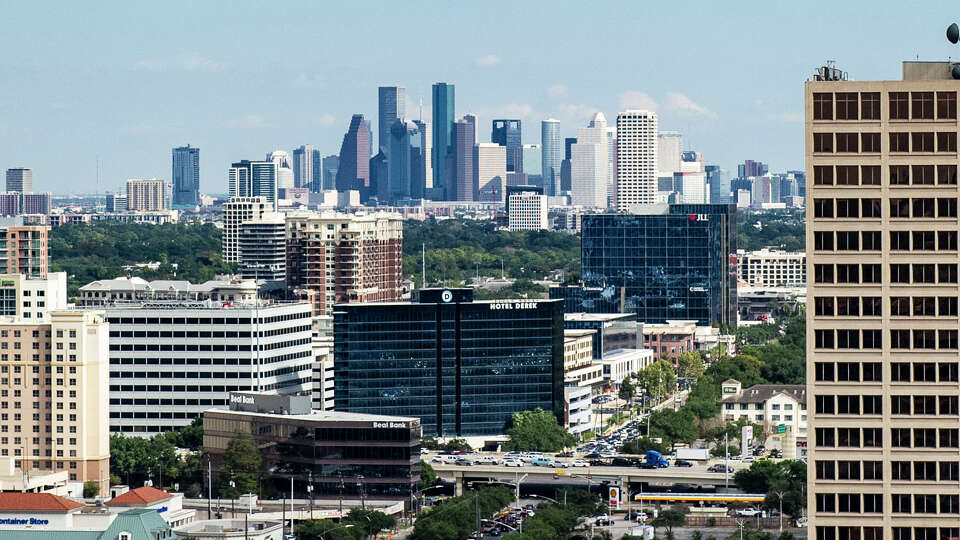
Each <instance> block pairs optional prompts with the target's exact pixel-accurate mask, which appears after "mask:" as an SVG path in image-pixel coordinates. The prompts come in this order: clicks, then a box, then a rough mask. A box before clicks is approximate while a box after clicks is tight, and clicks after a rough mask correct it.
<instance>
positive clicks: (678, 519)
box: [650, 510, 687, 535]
mask: <svg viewBox="0 0 960 540" xmlns="http://www.w3.org/2000/svg"><path fill="white" fill-rule="evenodd" d="M686 522H687V516H685V515H684V514H683V512H681V511H679V510H663V511H661V512H660V515H658V516H657V517H656V518H654V520H653V521H651V522H650V524H651V525H653V526H654V527H666V528H667V534H668V535H670V534H673V528H674V527H683V524H684V523H686Z"/></svg>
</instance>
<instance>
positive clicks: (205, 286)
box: [80, 277, 257, 293]
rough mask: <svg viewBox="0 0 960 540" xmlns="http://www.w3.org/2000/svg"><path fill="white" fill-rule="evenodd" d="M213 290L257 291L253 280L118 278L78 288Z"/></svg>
mask: <svg viewBox="0 0 960 540" xmlns="http://www.w3.org/2000/svg"><path fill="white" fill-rule="evenodd" d="M214 289H250V290H251V291H254V290H256V289H257V284H256V283H255V282H254V281H253V280H245V281H224V280H210V281H205V282H203V283H197V284H194V283H190V282H189V281H185V280H166V279H158V280H154V281H147V280H145V279H143V278H140V277H129V278H128V277H118V278H115V279H101V280H97V281H92V282H90V283H87V284H86V285H84V286H83V287H80V290H81V291H104V290H106V291H145V292H177V293H193V292H197V293H205V292H210V291H212V290H214Z"/></svg>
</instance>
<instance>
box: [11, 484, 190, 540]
mask: <svg viewBox="0 0 960 540" xmlns="http://www.w3.org/2000/svg"><path fill="white" fill-rule="evenodd" d="M51 538H70V539H71V540H140V539H150V540H172V539H173V538H175V536H174V535H173V532H172V531H171V530H170V526H169V525H168V524H167V522H166V521H164V520H163V518H162V517H161V516H160V514H159V513H158V512H157V511H156V510H154V509H152V508H132V509H128V510H125V511H123V512H119V513H117V512H112V511H110V509H108V508H102V507H85V506H84V505H83V504H82V503H79V502H76V501H74V500H72V499H67V498H65V497H60V496H58V495H54V494H52V493H0V539H2V540H6V539H16V540H32V539H36V540H49V539H51Z"/></svg>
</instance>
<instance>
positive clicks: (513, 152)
mask: <svg viewBox="0 0 960 540" xmlns="http://www.w3.org/2000/svg"><path fill="white" fill-rule="evenodd" d="M490 142H494V143H497V144H499V145H500V146H506V147H507V172H518V173H519V172H523V142H522V140H521V125H520V120H494V121H493V131H492V132H491V134H490Z"/></svg>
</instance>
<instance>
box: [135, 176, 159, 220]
mask: <svg viewBox="0 0 960 540" xmlns="http://www.w3.org/2000/svg"><path fill="white" fill-rule="evenodd" d="M165 208H167V186H166V185H165V184H164V183H163V180H160V179H158V178H153V179H151V180H137V179H133V180H127V209H128V210H133V211H136V212H156V211H157V210H164V209H165Z"/></svg>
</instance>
